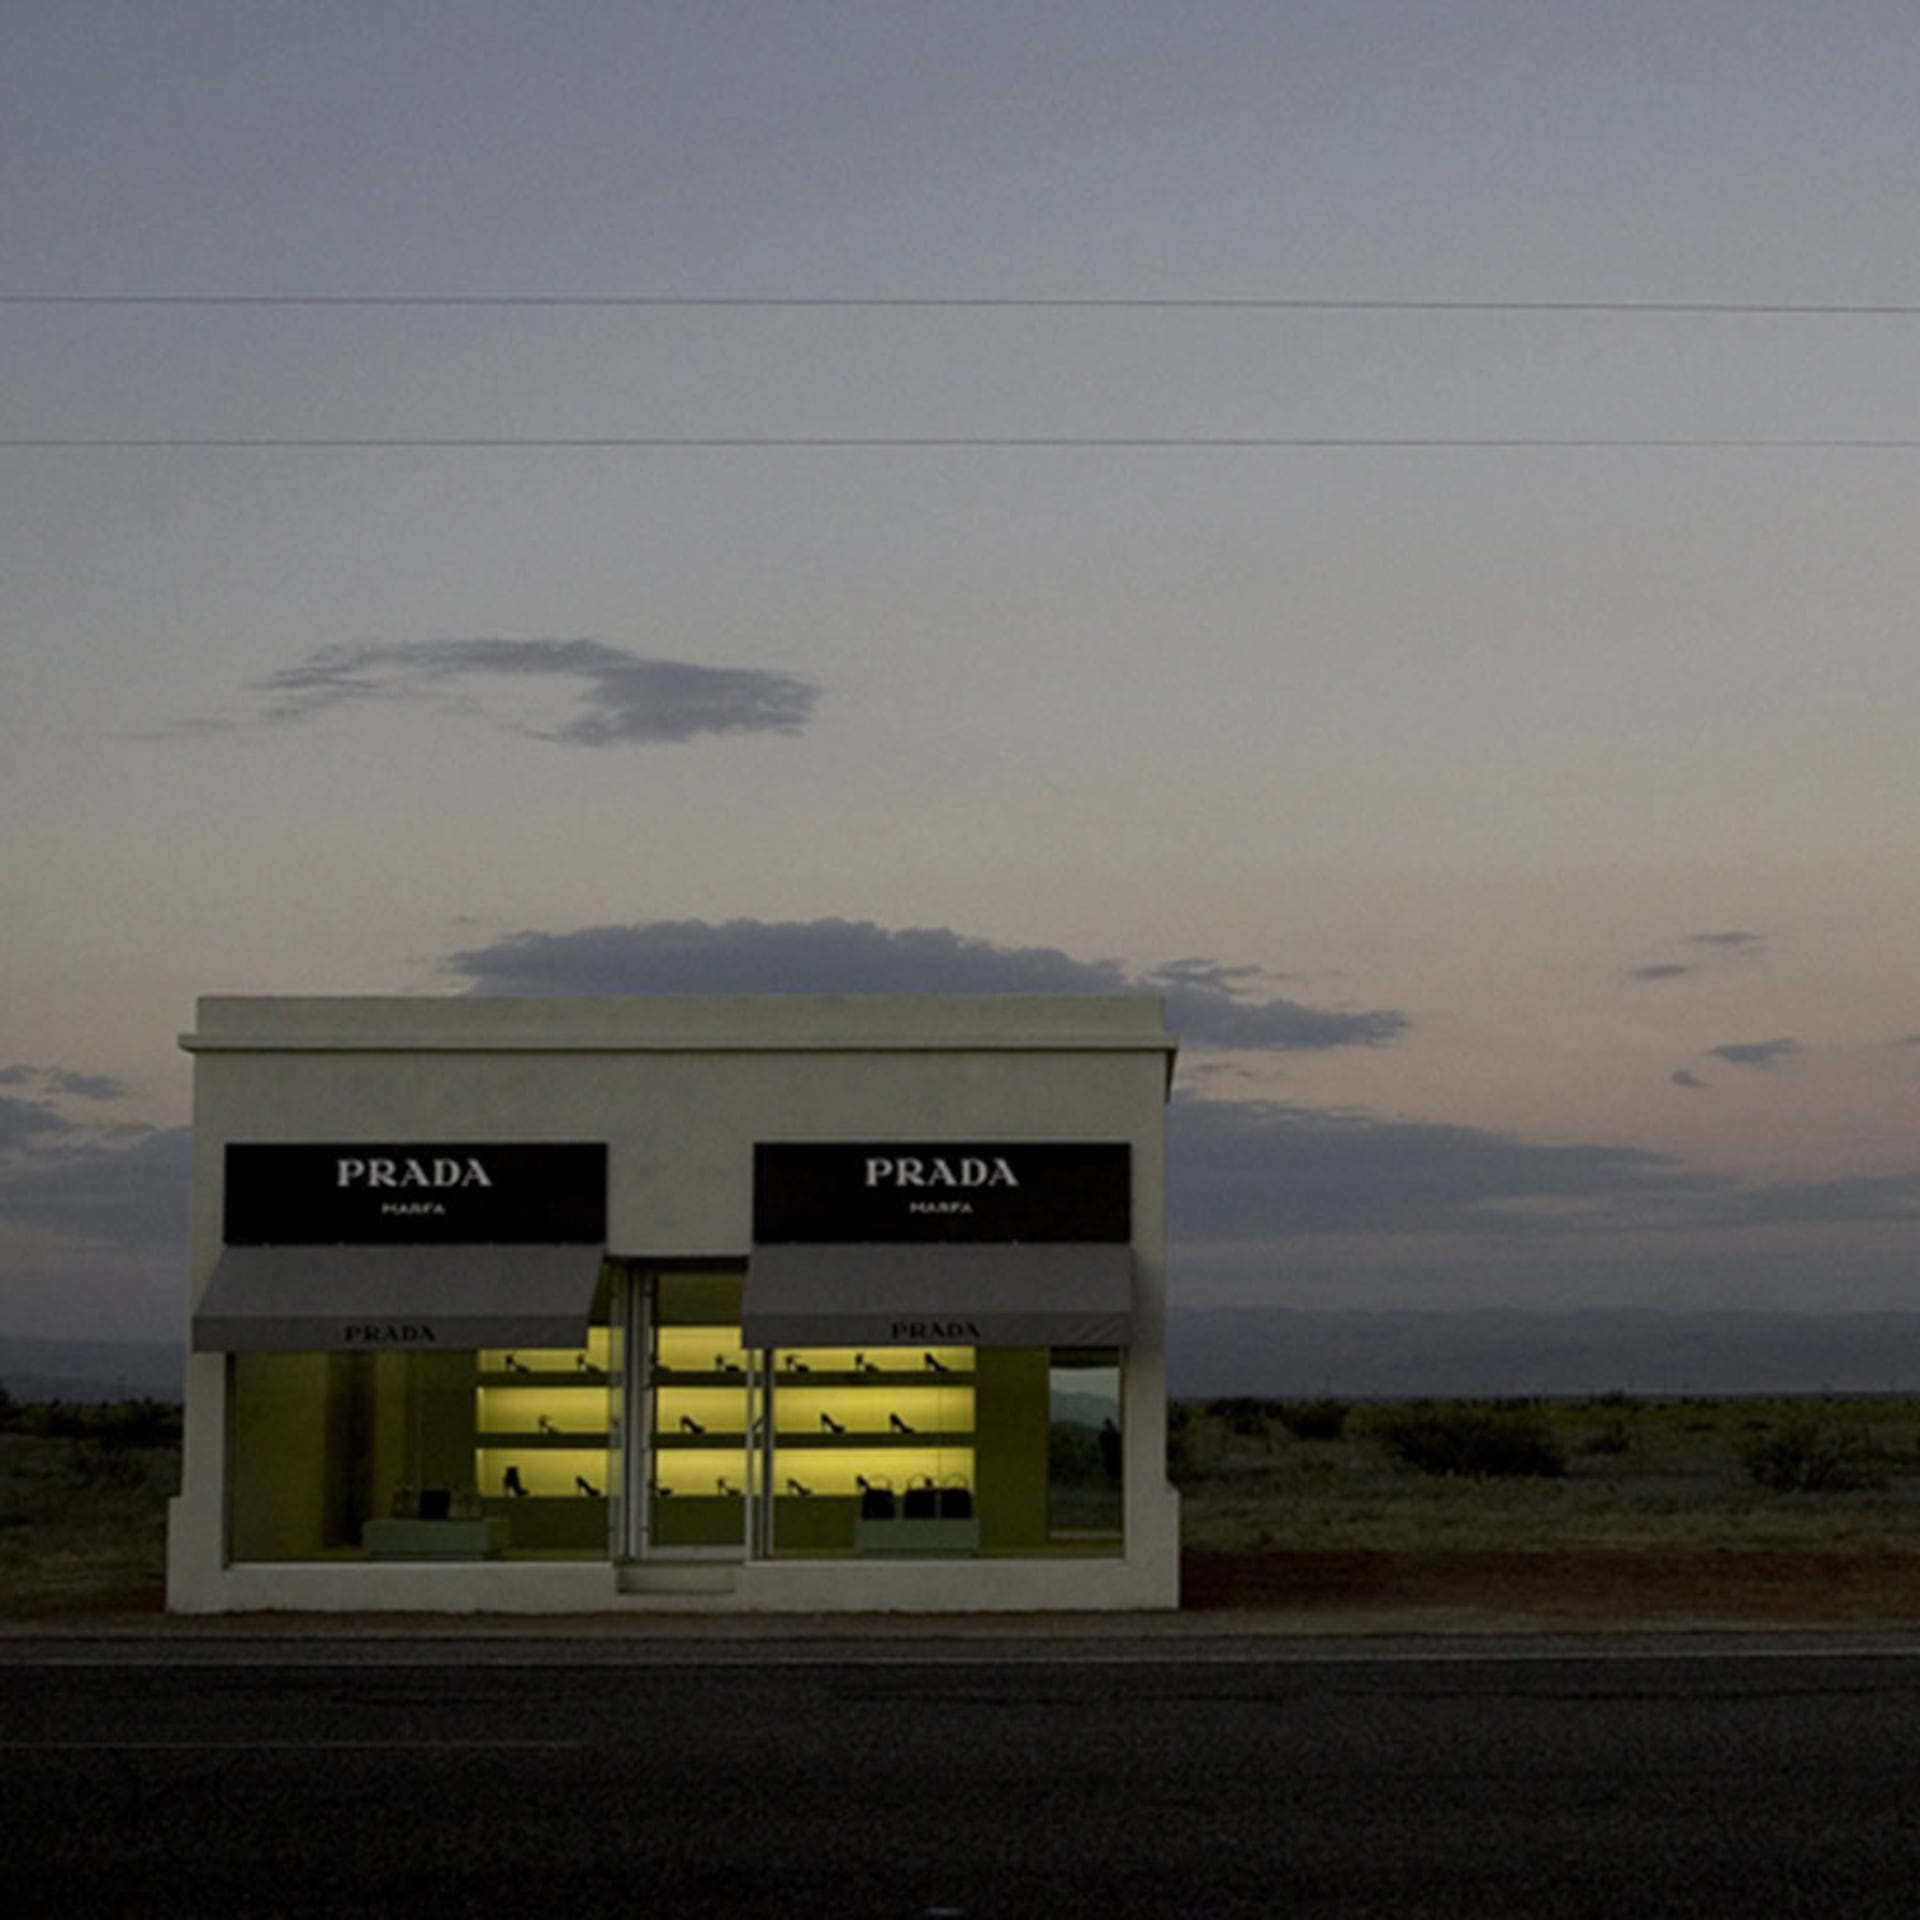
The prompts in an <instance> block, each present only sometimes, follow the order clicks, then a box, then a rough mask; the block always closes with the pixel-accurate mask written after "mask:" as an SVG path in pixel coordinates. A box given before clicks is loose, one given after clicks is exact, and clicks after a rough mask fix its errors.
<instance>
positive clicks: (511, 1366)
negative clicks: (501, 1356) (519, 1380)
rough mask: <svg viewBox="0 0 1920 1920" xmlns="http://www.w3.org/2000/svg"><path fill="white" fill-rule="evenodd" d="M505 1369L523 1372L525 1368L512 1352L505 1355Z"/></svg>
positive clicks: (510, 1371) (511, 1371) (512, 1371)
mask: <svg viewBox="0 0 1920 1920" xmlns="http://www.w3.org/2000/svg"><path fill="white" fill-rule="evenodd" d="M507 1371H508V1372H509V1373H525V1372H526V1368H525V1367H523V1366H522V1365H521V1364H520V1362H519V1361H518V1360H516V1359H515V1358H514V1356H513V1355H512V1354H508V1355H507Z"/></svg>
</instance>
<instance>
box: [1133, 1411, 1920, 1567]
mask: <svg viewBox="0 0 1920 1920" xmlns="http://www.w3.org/2000/svg"><path fill="white" fill-rule="evenodd" d="M1309 1404H1311V1405H1313V1406H1315V1407H1318V1408H1321V1409H1325V1408H1326V1407H1327V1406H1328V1405H1329V1404H1330V1403H1327V1402H1324V1401H1323V1402H1314V1403H1297V1404H1295V1405H1289V1404H1288V1403H1284V1402H1280V1401H1261V1400H1245V1399H1235V1400H1214V1401H1207V1402H1185V1403H1181V1404H1179V1405H1177V1406H1176V1407H1174V1408H1173V1409H1171V1414H1172V1419H1171V1431H1170V1445H1169V1455H1170V1464H1171V1468H1172V1473H1173V1478H1174V1481H1175V1483H1176V1484H1177V1485H1178V1486H1179V1488H1180V1490H1181V1495H1182V1508H1181V1520H1182V1526H1181V1532H1182V1537H1183V1540H1184V1543H1185V1545H1186V1546H1187V1547H1188V1548H1190V1549H1194V1550H1198V1551H1202V1552H1221V1553H1249V1552H1261V1551H1268V1550H1271V1551H1280V1552H1297V1551H1312V1550H1317V1549H1353V1550H1365V1551H1376V1552H1392V1553H1418V1552H1437V1551H1456V1550H1458V1551H1481V1550H1499V1551H1517V1552H1551V1551H1555V1550H1572V1549H1590V1548H1591V1549H1663V1548H1671V1549H1676V1550H1679V1549H1684V1550H1687V1551H1701V1550H1708V1549H1715V1548H1725V1549H1743V1548H1768V1549H1795V1548H1808V1549H1813V1548H1819V1549H1845V1550H1848V1551H1853V1552H1874V1553H1879V1552H1887V1553H1906V1552H1913V1551H1916V1550H1920V1399H1907V1398H1896V1397H1888V1398H1885V1399H1879V1398H1874V1399H1845V1400H1841V1399H1835V1400H1759V1399H1755V1400H1747V1399H1725V1400H1691V1399H1674V1400H1656V1399H1633V1398H1629V1397H1627V1396H1625V1395H1621V1394H1606V1395H1601V1396H1598V1397H1595V1398H1592V1399H1584V1400H1565V1401H1547V1400H1526V1401H1432V1402H1401V1403H1398V1404H1393V1405H1385V1404H1378V1405H1354V1406H1350V1407H1346V1408H1344V1409H1342V1411H1343V1413H1344V1418H1343V1419H1341V1420H1338V1421H1333V1420H1331V1419H1330V1418H1327V1417H1325V1415H1324V1414H1323V1415H1322V1417H1321V1418H1320V1419H1317V1420H1315V1421H1313V1422H1309V1421H1306V1420H1303V1419H1301V1418H1299V1417H1298V1416H1299V1414H1300V1412H1301V1411H1302V1410H1303V1409H1304V1408H1305V1407H1306V1406H1307V1405H1309ZM1332 1404H1337V1403H1332ZM1322 1433H1324V1434H1326V1436H1327V1437H1317V1436H1318V1435H1320V1434H1322Z"/></svg>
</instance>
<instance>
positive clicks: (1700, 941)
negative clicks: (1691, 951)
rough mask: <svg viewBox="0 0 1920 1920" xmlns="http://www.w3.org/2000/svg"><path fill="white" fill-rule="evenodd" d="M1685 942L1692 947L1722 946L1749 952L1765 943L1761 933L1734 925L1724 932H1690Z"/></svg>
mask: <svg viewBox="0 0 1920 1920" xmlns="http://www.w3.org/2000/svg"><path fill="white" fill-rule="evenodd" d="M1687 944H1688V945H1689V946H1692V947H1722V948H1725V949H1726V950H1727V951H1729V952H1743V951H1744V952H1751V951H1753V949H1755V948H1756V947H1762V946H1764V945H1765V944H1766V937H1765V935H1763V934H1758V933H1747V932H1745V931H1744V930H1743V929H1741V928H1738V927H1734V928H1731V929H1729V930H1728V931H1727V932H1725V933H1690V934H1688V935H1687Z"/></svg>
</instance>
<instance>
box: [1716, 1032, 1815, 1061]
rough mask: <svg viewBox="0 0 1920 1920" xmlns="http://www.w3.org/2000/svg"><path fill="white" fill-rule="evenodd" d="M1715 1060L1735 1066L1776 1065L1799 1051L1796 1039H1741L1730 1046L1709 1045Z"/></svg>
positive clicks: (1789, 1058) (1798, 1043)
mask: <svg viewBox="0 0 1920 1920" xmlns="http://www.w3.org/2000/svg"><path fill="white" fill-rule="evenodd" d="M1707 1051H1708V1052H1709V1053H1710V1054H1712V1055H1713V1057H1714V1058H1715V1059H1716V1060H1724V1061H1726V1062H1727V1063H1728V1064H1729V1065H1730V1066H1735V1067H1777V1066H1778V1065H1779V1064H1780V1062H1781V1061H1783V1060H1791V1059H1792V1058H1793V1056H1794V1055H1795V1054H1796V1053H1798V1052H1799V1051H1800V1042H1799V1041H1798V1040H1786V1039H1781V1040H1743V1041H1739V1042H1736V1043H1735V1044H1734V1045H1732V1046H1726V1047H1709V1048H1708V1049H1707Z"/></svg>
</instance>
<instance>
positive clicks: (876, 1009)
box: [167, 996, 1179, 1612]
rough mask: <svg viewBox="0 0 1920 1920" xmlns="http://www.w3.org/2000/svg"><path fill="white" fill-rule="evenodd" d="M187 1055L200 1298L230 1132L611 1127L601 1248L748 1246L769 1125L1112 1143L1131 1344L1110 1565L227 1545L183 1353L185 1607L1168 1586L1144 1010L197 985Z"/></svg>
mask: <svg viewBox="0 0 1920 1920" xmlns="http://www.w3.org/2000/svg"><path fill="white" fill-rule="evenodd" d="M182 1044H183V1045H184V1046H186V1047H188V1048H189V1049H190V1050H191V1051H193V1052H194V1054H195V1055H196V1062H195V1065H196V1071H195V1094H194V1191H193V1217H192V1261H191V1272H190V1280H189V1286H190V1300H191V1302H192V1303H193V1304H195V1305H197V1304H198V1302H199V1299H200V1297H201V1294H202V1293H203V1292H204V1290H205V1288H206V1285H207V1282H208V1280H209V1278H210V1277H211V1275H212V1272H213V1268H214V1265H215V1263H216V1261H217V1260H218V1258H219V1254H220V1250H221V1219H222V1208H223V1197H224V1196H223V1178H224V1168H225V1157H226V1147H227V1145H228V1143H229V1142H232V1141H247V1142H259V1143H276V1142H284V1143H289V1144H291V1143H297V1142H316V1141H333V1140H340V1141H352V1140H363V1141H373V1140H405V1139H422V1140H435V1139H438V1140H466V1141H476V1142H478V1141H503V1142H504V1141H519V1142H537V1141H543V1140H544V1141H599V1140H604V1141H605V1142H606V1143H607V1145H608V1150H609V1156H608V1157H609V1167H608V1182H609V1190H608V1248H607V1250H608V1253H609V1255H610V1256H611V1257H613V1258H616V1259H636V1260H649V1261H658V1262H663V1263H671V1262H673V1261H676V1260H685V1259H695V1258H726V1259H738V1260H740V1261H741V1262H742V1263H743V1264H744V1262H745V1261H746V1259H747V1257H748V1255H749V1254H750V1252H751V1249H752V1220H753V1192H752V1186H753V1148H754V1145H755V1143H756V1142H763V1141H793V1142H798V1141H813V1140H819V1141H831V1140H850V1139H881V1140H884V1139H893V1140H916V1141H934V1140H941V1139H952V1140H968V1141H978V1142H981V1143H988V1142H992V1141H995V1140H1004V1141H1047V1140H1060V1141H1115V1140H1124V1141H1127V1142H1128V1143H1129V1144H1130V1145H1131V1146H1132V1149H1133V1154H1132V1160H1133V1255H1134V1287H1135V1297H1134V1327H1135V1335H1134V1345H1133V1346H1132V1347H1131V1348H1130V1350H1129V1352H1128V1356H1127V1366H1126V1370H1125V1381H1126V1388H1125V1391H1126V1404H1125V1408H1124V1412H1123V1419H1122V1428H1123V1432H1124V1434H1125V1444H1126V1449H1127V1457H1126V1466H1125V1475H1124V1487H1125V1499H1126V1517H1125V1555H1124V1557H1122V1558H1111V1559H1099V1558H1084V1559H1082V1558H1064V1559H1031V1560H1017V1559H987V1560H945V1561H925V1562H915V1563H891V1564H882V1563H877V1562H874V1561H871V1560H865V1561H851V1562H848V1561H804V1560H778V1561H748V1562H742V1563H740V1564H738V1565H728V1566H725V1567H716V1566H713V1565H701V1566H698V1567H694V1566H689V1565H684V1564H674V1563H666V1562H661V1563H651V1564H649V1565H646V1566H634V1567H625V1568H618V1567H614V1566H612V1565H594V1564H591V1563H569V1564H560V1563H534V1562H512V1561H503V1562H477V1563H460V1564H457V1565H404V1564H391V1563H383V1564H378V1565H375V1564H368V1563H361V1562H355V1563H351V1564H345V1565H323V1564H316V1563H286V1564H281V1563H276V1564H272V1565H265V1564H258V1565H240V1566H229V1565H227V1564H226V1563H225V1556H224V1551H223V1535H224V1514H225V1470H226V1424H227V1422H226V1405H225V1382H226V1361H225V1356H224V1355H220V1354H190V1355H189V1357H188V1363H187V1415H186V1452H185V1460H184V1467H183V1477H182V1485H181V1493H180V1495H179V1497H178V1498H177V1499H176V1500H175V1501H174V1503H173V1508H172V1514H171V1524H170V1528H169V1537H168V1588H167V1592H168V1605H169V1607H170V1608H172V1609H173V1610H175V1611H177V1612H226V1611H235V1610H251V1609H266V1608H289V1609H324V1610H362V1609H397V1608H427V1609H432V1610H435V1611H447V1612H459V1611H478V1610H485V1611H500V1612H564V1611H581V1610H593V1611H615V1610H622V1609H640V1610H646V1609H651V1610H661V1609H672V1610H676V1611H689V1610H699V1611H749V1612H752V1611H797V1610H805V1611H837V1610H860V1611H888V1610H899V1611H926V1610H964V1611H970V1612H971V1611H1005V1610H1030V1609H1053V1608H1141V1607H1169V1606H1174V1605H1177V1604H1178V1581H1179V1552H1178V1548H1179V1522H1178V1502H1177V1496H1176V1495H1175V1494H1174V1492H1173V1490H1172V1488H1171V1487H1170V1486H1169V1485H1168V1484H1167V1479H1166V1465H1165V1462H1166V1438H1165V1435H1166V1368H1165V1351H1164V1327H1165V1317H1166V1299H1165V1281H1166V1268H1165V1240H1166V1225H1165V1204H1166V1201H1165V1171H1164V1169H1165V1100H1166V1090H1167V1079H1168V1072H1169V1068H1170V1065H1171V1060H1172V1052H1173V1043H1172V1041H1171V1039H1170V1038H1169V1037H1168V1036H1167V1034H1166V1033H1165V1032H1164V1030H1163V1028H1162V1026H1161V1019H1160V1005H1159V1002H1158V1001H1157V1000H1154V999H1151V998H1148V997H1145V996H1138V997H1135V996H1126V997H1118V996H1116V997H1113V998H1087V999H1081V998H1066V997H1058V998H1056V997H1047V998H1038V997H1036V998H1026V997H1014V996H981V997H978V998H958V997H927V998H920V997H901V998H890V997H877V996H858V997H814V996H806V997H800V996H796V997H793V998H791V999H788V998H765V999H758V998H744V997H731V996H729V997H714V998H672V997H660V998H636V999H630V1000H621V999H608V1000H558V1001H535V1000H425V999H364V1000H342V999H314V1000H309V999H208V1000H202V1001H201V1002H200V1006H199V1027H198V1030H197V1031H196V1032H195V1033H193V1034H190V1035H187V1036H184V1037H183V1040H182Z"/></svg>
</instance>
